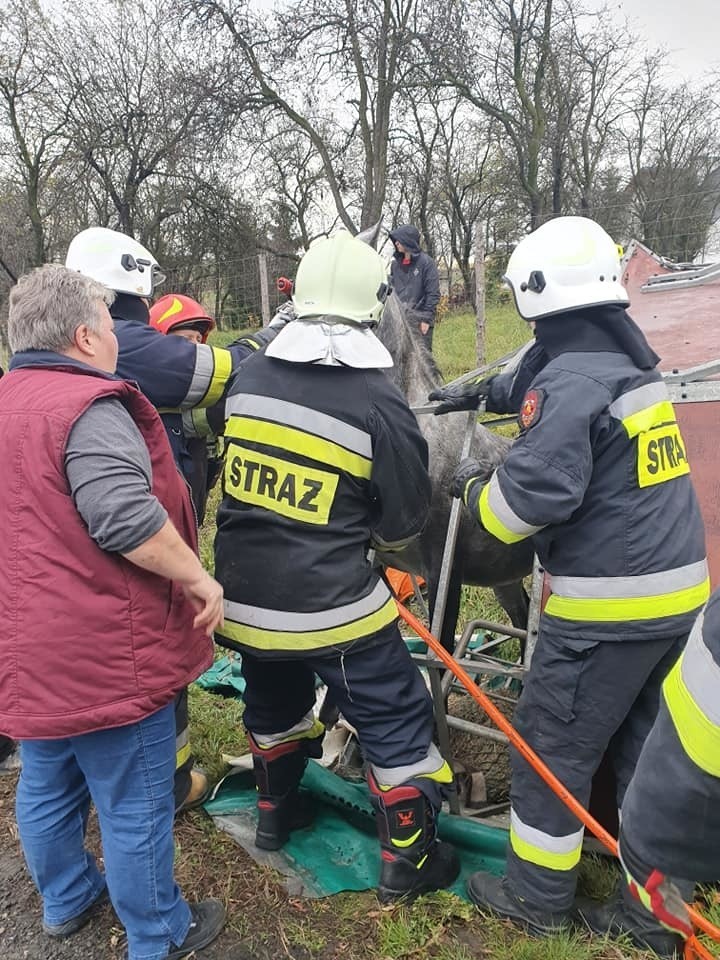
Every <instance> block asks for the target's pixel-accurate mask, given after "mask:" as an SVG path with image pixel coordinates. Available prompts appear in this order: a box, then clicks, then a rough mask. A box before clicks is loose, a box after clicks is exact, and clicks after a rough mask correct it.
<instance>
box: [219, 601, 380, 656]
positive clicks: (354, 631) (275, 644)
mask: <svg viewBox="0 0 720 960" xmlns="http://www.w3.org/2000/svg"><path fill="white" fill-rule="evenodd" d="M397 615H398V612H397V606H396V605H395V600H394V598H393V597H390V598H389V599H388V600H386V601H385V603H384V604H383V605H382V606H381V607H380V609H379V610H376V611H375V612H374V613H370V614H368V615H367V616H365V617H360V618H359V619H358V620H353V621H352V622H351V623H344V624H341V625H340V626H338V627H328V628H327V629H326V630H302V631H298V632H297V633H295V632H290V631H284V630H265V629H263V628H261V627H251V626H248V625H247V624H244V623H233V622H232V620H228V619H227V617H226V618H225V622H224V623H223V625H222V627H220V628H219V629H218V630H217V631H216V632H217V633H218V634H219V635H220V636H221V637H227V638H228V639H229V640H235V641H236V642H237V643H242V644H244V645H245V646H247V647H256V648H257V649H258V650H288V651H292V650H316V649H318V648H321V647H331V646H333V645H335V644H338V643H348V642H349V641H351V640H357V639H358V638H359V637H366V636H369V635H370V634H371V633H377V632H378V630H382V628H383V627H386V626H387V625H388V624H389V623H392V622H393V621H394V620H396V619H397Z"/></svg>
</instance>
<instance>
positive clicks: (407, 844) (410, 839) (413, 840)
mask: <svg viewBox="0 0 720 960" xmlns="http://www.w3.org/2000/svg"><path fill="white" fill-rule="evenodd" d="M421 834H422V830H418V832H417V833H414V834H413V835H412V836H411V837H408V839H407V840H396V839H395V837H390V843H391V844H392V845H393V846H394V847H411V846H412V845H413V844H414V843H416V842H417V841H418V840H419V839H420V836H421Z"/></svg>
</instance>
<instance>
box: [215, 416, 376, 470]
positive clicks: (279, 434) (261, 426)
mask: <svg viewBox="0 0 720 960" xmlns="http://www.w3.org/2000/svg"><path fill="white" fill-rule="evenodd" d="M225 436H226V437H228V438H231V439H235V440H250V441H252V442H254V443H263V444H267V445H268V446H271V447H279V448H280V449H281V450H283V451H286V452H289V453H296V454H299V455H300V456H302V457H309V458H310V459H311V460H317V461H318V462H319V463H323V464H327V465H328V466H331V467H336V468H337V469H338V470H344V471H345V472H346V473H350V474H352V476H353V477H361V478H363V479H365V480H369V479H370V475H371V473H372V460H369V459H368V458H367V457H363V456H362V455H361V454H359V453H353V452H352V451H350V450H347V449H346V448H345V447H342V446H340V444H339V443H334V442H333V441H332V440H325V439H324V438H322V437H316V436H315V435H314V434H311V433H305V431H304V430H297V429H296V428H295V427H284V426H281V425H280V424H278V423H269V422H267V421H265V420H254V419H252V418H250V417H238V416H235V415H233V416H231V417H230V419H229V420H228V423H227V426H226V428H225Z"/></svg>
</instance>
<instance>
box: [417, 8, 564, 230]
mask: <svg viewBox="0 0 720 960" xmlns="http://www.w3.org/2000/svg"><path fill="white" fill-rule="evenodd" d="M468 24H471V25H472V27H470V28H469V27H468ZM557 27H558V21H557V18H554V7H553V0H487V2H484V3H480V2H478V0H464V2H462V3H454V2H453V3H449V4H448V7H447V9H446V17H445V21H444V25H443V27H442V28H441V29H440V28H438V27H437V25H436V27H435V29H434V31H433V34H432V35H427V36H426V46H427V47H428V49H430V50H431V51H432V52H433V54H434V58H435V61H436V63H437V64H438V66H439V69H440V70H441V72H442V75H443V76H444V77H445V82H447V83H449V84H451V85H452V86H454V87H455V88H456V89H457V90H458V91H459V92H460V93H461V94H462V96H463V97H464V98H465V99H466V100H467V101H468V103H470V104H472V105H473V106H475V107H476V108H477V109H478V110H480V111H482V112H483V113H484V114H486V115H487V116H488V117H490V118H492V119H493V120H495V121H496V122H497V123H498V124H499V126H500V127H501V128H502V130H503V131H504V134H505V137H506V138H507V141H508V145H509V151H510V152H511V155H512V156H513V159H514V162H515V171H514V172H515V176H516V179H517V183H518V186H519V188H520V190H521V191H522V193H523V195H524V196H525V198H526V202H527V207H528V214H529V220H530V226H531V228H533V229H534V228H535V227H536V226H538V224H539V223H540V222H541V220H542V218H543V216H544V213H545V209H546V183H545V182H544V176H545V171H544V170H543V165H544V160H545V156H546V135H547V126H548V115H547V113H548V71H549V60H550V55H551V49H552V37H553V31H554V30H555V29H556V28H557Z"/></svg>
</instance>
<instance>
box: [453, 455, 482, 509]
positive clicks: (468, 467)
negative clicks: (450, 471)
mask: <svg viewBox="0 0 720 960" xmlns="http://www.w3.org/2000/svg"><path fill="white" fill-rule="evenodd" d="M491 476H492V469H490V470H488V468H487V467H483V466H482V465H481V464H479V463H478V461H477V460H474V459H473V458H472V457H466V458H465V459H464V460H461V461H460V463H459V464H458V465H457V468H456V470H455V474H454V476H453V479H452V495H453V496H454V497H457V498H458V499H459V500H462V501H463V503H467V500H466V499H465V491H466V490H467V488H468V484H469V483H470V481H471V480H479V481H480V482H481V483H487V481H488V480H489V479H490V477H491Z"/></svg>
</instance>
